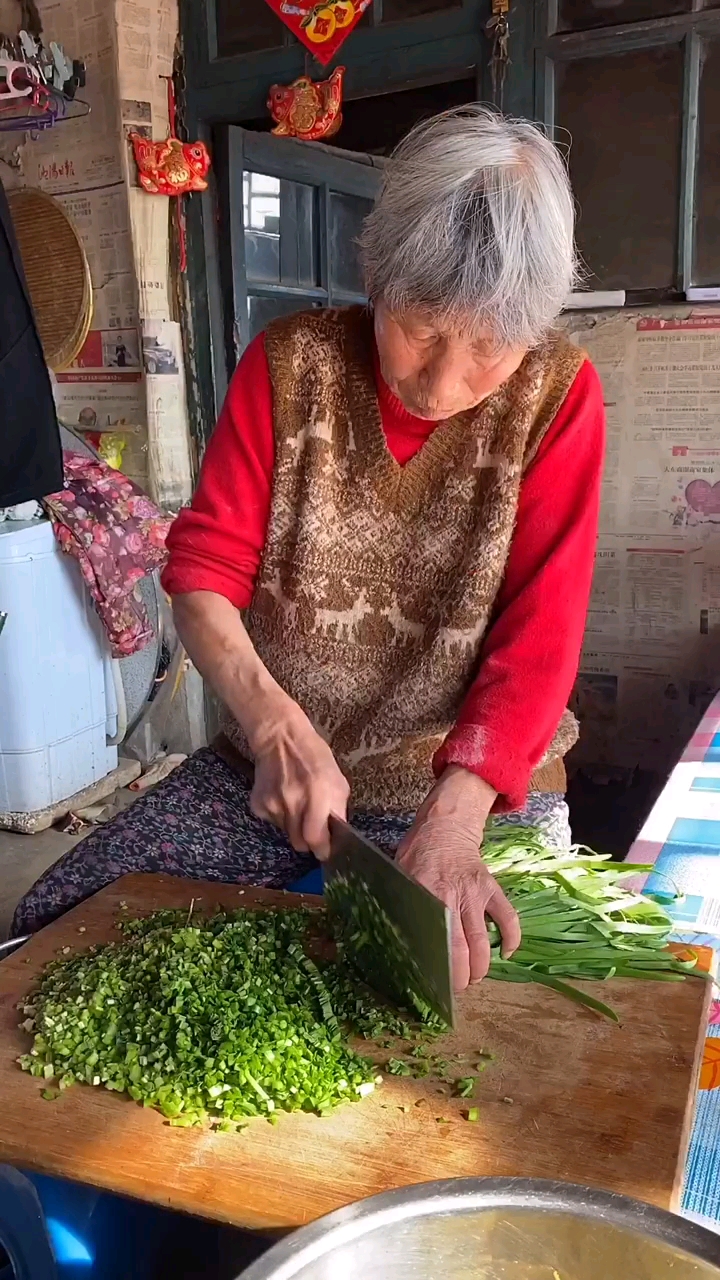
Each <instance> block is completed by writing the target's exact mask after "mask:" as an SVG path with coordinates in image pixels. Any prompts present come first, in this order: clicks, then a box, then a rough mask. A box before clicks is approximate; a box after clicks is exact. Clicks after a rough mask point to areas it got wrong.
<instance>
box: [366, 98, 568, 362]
mask: <svg viewBox="0 0 720 1280" xmlns="http://www.w3.org/2000/svg"><path fill="white" fill-rule="evenodd" d="M574 226H575V208H574V201H573V195H572V191H571V188H570V181H569V178H568V174H567V170H566V168H565V164H564V162H563V159H562V157H561V155H560V153H559V152H558V151H557V150H556V148H555V147H554V146H553V144H552V142H550V140H549V139H548V138H547V137H546V136H545V134H544V133H542V132H541V130H540V129H539V128H537V127H536V126H535V125H534V124H531V123H530V121H529V120H513V119H510V118H508V117H505V116H501V115H498V114H497V113H496V112H494V111H492V110H490V109H488V108H487V107H483V106H480V105H479V104H476V103H471V104H469V105H467V106H463V107H457V108H454V109H453V110H451V111H445V112H443V114H442V115H438V116H434V117H433V119H431V120H427V121H424V122H423V123H422V124H419V125H416V126H415V128H414V129H413V130H412V131H411V132H410V133H409V134H408V136H407V137H406V138H404V139H403V141H402V142H401V143H400V145H399V146H398V147H397V149H396V150H395V152H394V153H393V156H392V158H391V160H390V161H389V163H388V165H387V168H386V170H385V176H384V181H383V186H382V189H381V191H380V195H379V197H378V200H377V203H376V205H375V208H374V209H373V211H372V213H371V214H370V215H369V217H368V218H367V219H366V221H365V224H364V227H363V231H362V234H361V237H360V253H361V259H362V263H363V267H364V271H365V282H366V286H367V290H368V293H369V295H370V297H371V298H372V299H373V300H375V301H377V300H378V299H382V300H383V301H384V302H385V304H386V305H387V306H388V308H389V309H390V310H391V311H393V312H396V313H400V314H401V313H402V312H404V311H408V310H409V309H411V308H421V309H423V310H425V311H427V312H429V313H430V314H432V315H436V316H439V317H441V318H442V320H443V321H444V322H450V323H453V324H457V325H458V326H460V327H463V328H465V329H467V328H470V329H471V330H480V329H485V328H487V329H489V330H490V332H491V333H492V335H493V337H494V338H495V340H496V341H497V342H499V343H500V344H502V345H508V346H511V347H516V348H518V347H532V346H535V345H536V344H537V343H538V342H539V341H540V340H541V339H542V338H543V337H544V336H545V335H546V334H547V332H548V330H549V329H550V328H551V327H552V325H553V323H554V321H555V320H556V319H557V317H558V315H559V314H560V311H561V309H562V306H563V303H564V301H565V299H566V297H567V295H568V294H569V293H571V292H572V289H573V285H574V283H575V281H576V278H577V259H576V255H575V246H574Z"/></svg>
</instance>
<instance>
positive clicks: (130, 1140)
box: [0, 875, 710, 1228]
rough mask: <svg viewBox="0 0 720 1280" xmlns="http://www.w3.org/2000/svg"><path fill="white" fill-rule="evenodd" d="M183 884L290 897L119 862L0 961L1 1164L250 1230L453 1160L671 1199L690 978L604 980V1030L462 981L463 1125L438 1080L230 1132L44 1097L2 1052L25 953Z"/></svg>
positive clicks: (689, 1052) (106, 931)
mask: <svg viewBox="0 0 720 1280" xmlns="http://www.w3.org/2000/svg"><path fill="white" fill-rule="evenodd" d="M193 896H194V897H195V898H196V900H197V899H200V900H201V905H202V909H203V911H208V910H210V909H211V908H212V907H214V906H215V905H219V904H221V905H223V906H226V907H235V906H242V905H243V904H250V903H254V902H263V903H267V902H270V903H275V902H279V901H282V902H287V903H288V904H291V903H295V902H298V901H300V899H299V898H297V897H296V896H295V895H289V894H278V893H273V892H271V891H263V890H246V891H245V892H244V893H243V892H241V891H240V890H239V889H238V888H237V886H231V885H212V884H206V883H199V882H198V881H184V880H178V879H174V878H172V877H170V876H162V875H156V876H142V875H133V876H126V877H125V878H124V879H122V880H119V881H118V882H117V883H116V884H114V885H111V886H109V887H108V888H106V889H104V890H103V891H102V892H101V893H99V894H98V895H97V896H96V897H95V898H93V899H91V900H90V901H89V902H87V903H85V904H84V905H83V906H81V907H78V908H76V909H75V910H74V911H71V912H70V913H69V914H68V915H66V916H64V917H63V918H62V919H61V920H59V921H57V922H56V923H55V924H54V925H51V926H50V927H49V928H47V929H44V930H43V931H42V932H41V933H39V934H37V935H36V936H35V937H34V938H33V939H32V940H31V941H30V942H29V943H28V944H27V945H26V946H24V947H23V948H21V950H19V951H18V952H16V953H15V954H14V955H13V956H11V957H10V958H8V959H7V960H4V961H3V962H2V963H1V964H0V1101H1V1103H2V1105H1V1107H0V1161H7V1162H10V1163H12V1164H16V1165H19V1166H21V1167H23V1166H24V1167H25V1168H28V1169H34V1170H36V1171H41V1172H43V1173H49V1174H56V1175H59V1176H61V1177H66V1178H71V1179H76V1180H78V1181H81V1182H87V1183H92V1184H95V1185H97V1186H101V1187H105V1188H108V1189H110V1190H112V1191H117V1192H123V1193H125V1194H127V1195H130V1196H136V1197H140V1198H142V1199H145V1200H151V1201H154V1202H155V1203H157V1204H161V1205H167V1206H170V1207H172V1208H174V1209H182V1210H185V1211H187V1212H190V1213H194V1214H198V1215H201V1216H204V1217H208V1218H216V1219H219V1220H221V1221H224V1222H232V1223H235V1224H238V1225H240V1226H245V1227H252V1228H262V1227H268V1228H288V1227H295V1226H298V1225H300V1224H302V1223H305V1222H308V1221H310V1220H312V1219H313V1218H316V1217H319V1216H320V1215H321V1214H323V1213H327V1212H329V1211H330V1210H331V1209H335V1208H338V1207H339V1206H340V1205H343V1204H347V1203H349V1202H351V1201H354V1200H359V1199H361V1198H362V1197H364V1196H369V1195H372V1194H374V1193H375V1192H379V1191H385V1190H387V1189H389V1188H391V1187H396V1186H400V1185H407V1184H410V1183H414V1182H423V1181H427V1180H432V1179H435V1178H447V1177H456V1176H466V1175H476V1176H478V1175H495V1176H497V1175H503V1174H504V1175H521V1174H522V1175H525V1176H529V1177H537V1178H560V1179H564V1180H567V1181H572V1182H581V1183H589V1184H590V1185H592V1186H597V1187H604V1188H608V1189H610V1190H613V1191H620V1192H625V1193H626V1194H627V1195H631V1196H636V1197H637V1198H639V1199H641V1200H647V1201H650V1202H652V1203H654V1204H657V1205H660V1206H662V1207H664V1208H668V1207H672V1206H674V1205H675V1204H676V1203H677V1197H678V1194H679V1189H680V1179H681V1175H682V1166H683V1162H684V1158H685V1154H686V1150H687V1142H688V1135H689V1126H690V1121H691V1116H692V1105H693V1096H694V1089H695V1082H696V1078H697V1072H698V1069H699V1050H700V1047H701V1045H702V1042H703V1038H704V1033H705V1018H706V1013H707V1004H708V1000H709V996H710V992H709V984H706V983H703V982H701V981H700V980H698V979H691V980H688V981H686V982H683V983H666V984H661V983H654V982H638V981H635V982H617V981H612V982H610V983H608V984H606V985H605V986H603V988H602V995H603V997H604V998H605V999H607V1000H610V1001H611V1003H612V1004H613V1006H614V1007H615V1008H616V1009H617V1011H618V1013H619V1014H620V1015H621V1017H622V1024H623V1025H622V1026H621V1027H617V1026H615V1025H613V1024H611V1023H609V1022H606V1021H605V1020H603V1019H600V1018H598V1017H597V1016H596V1015H594V1014H591V1013H589V1012H586V1011H585V1010H583V1009H580V1008H578V1007H576V1006H575V1005H572V1004H570V1003H569V1002H567V1001H565V1000H564V999H562V998H561V997H560V996H557V995H555V993H553V992H550V991H546V990H542V989H541V988H537V987H532V986H530V985H517V984H511V983H502V982H484V983H482V984H481V985H480V986H477V987H474V988H472V989H471V990H470V991H469V992H468V993H467V994H466V995H465V996H464V997H463V998H462V999H461V1001H460V1017H459V1025H458V1029H457V1032H456V1034H455V1036H454V1037H453V1039H452V1040H450V1039H449V1040H448V1041H447V1042H440V1045H444V1044H447V1047H448V1051H460V1050H463V1049H467V1050H473V1049H480V1048H483V1049H489V1050H492V1052H493V1053H494V1054H496V1061H495V1062H494V1063H493V1064H492V1065H491V1066H490V1067H489V1068H488V1069H487V1070H486V1071H485V1072H484V1074H483V1075H482V1076H481V1077H480V1083H479V1088H478V1089H477V1100H474V1101H473V1105H477V1106H479V1107H480V1120H479V1122H478V1123H471V1122H468V1121H467V1120H465V1119H463V1118H462V1111H463V1109H464V1108H467V1106H468V1103H467V1102H463V1101H461V1100H459V1099H453V1098H448V1097H447V1096H446V1095H442V1094H440V1093H439V1092H438V1085H437V1082H434V1083H433V1082H429V1081H408V1080H406V1079H392V1080H388V1081H387V1083H385V1084H383V1085H382V1087H381V1088H379V1089H378V1090H377V1091H376V1093H375V1095H374V1096H373V1097H371V1098H368V1099H365V1100H363V1101H362V1102H358V1103H354V1104H349V1105H345V1106H343V1107H340V1108H339V1110H337V1111H335V1112H333V1113H332V1114H331V1115H330V1116H328V1117H326V1118H322V1119H320V1118H318V1117H316V1116H310V1115H304V1114H297V1115H293V1116H288V1115H283V1116H281V1118H280V1123H279V1124H278V1125H277V1126H275V1127H273V1126H271V1125H269V1124H267V1123H266V1122H265V1121H263V1120H257V1121H253V1122H252V1123H251V1125H250V1127H249V1128H248V1129H247V1130H245V1132H244V1133H242V1134H228V1133H211V1132H208V1131H205V1130H199V1129H173V1128H170V1127H169V1126H168V1125H166V1124H164V1123H163V1120H162V1117H161V1116H160V1115H158V1114H157V1113H156V1112H154V1111H150V1110H143V1109H142V1108H141V1107H139V1106H137V1105H135V1104H134V1103H133V1102H131V1101H130V1100H128V1099H127V1098H121V1097H119V1096H117V1095H116V1094H111V1093H108V1092H107V1091H106V1090H104V1089H99V1088H98V1089H93V1088H89V1087H86V1086H79V1085H78V1086H74V1087H73V1088H71V1089H69V1090H67V1091H66V1092H65V1093H63V1094H62V1095H61V1096H60V1098H58V1100H57V1101H55V1102H46V1101H44V1100H43V1099H42V1098H41V1096H40V1095H41V1090H42V1087H43V1085H42V1084H41V1082H40V1081H38V1080H36V1079H34V1078H33V1077H31V1076H29V1075H27V1074H26V1073H25V1072H22V1071H21V1070H20V1069H19V1067H18V1066H17V1065H16V1062H15V1059H16V1058H17V1056H18V1054H19V1053H22V1052H26V1051H27V1049H28V1048H29V1045H30V1039H29V1037H28V1036H27V1035H25V1034H24V1033H23V1032H21V1031H19V1030H18V1029H17V1023H18V1022H19V1021H20V1020H21V1017H22V1015H21V1014H19V1013H18V1012H17V1010H16V1007H15V1006H16V1005H17V1003H18V1001H20V1000H21V999H22V998H23V997H24V996H25V994H26V993H27V992H28V990H29V989H30V988H31V987H32V985H33V979H34V978H35V976H36V974H37V973H38V972H39V970H40V968H41V967H42V965H43V964H45V963H46V962H47V961H48V960H50V959H52V958H54V956H55V954H56V953H57V951H58V949H59V948H61V947H63V946H71V947H72V948H73V949H76V948H80V947H85V946H88V945H90V944H91V943H95V942H100V941H104V940H107V939H109V938H111V937H113V936H117V934H116V933H115V931H114V924H115V921H116V919H117V918H118V914H119V904H120V902H121V901H125V902H126V903H127V907H128V910H127V913H125V914H127V916H130V917H132V916H137V915H144V914H147V913H148V912H149V911H151V910H155V909H157V908H159V907H168V906H176V907H179V906H189V903H190V899H191V898H192V897H193ZM311 901H312V900H311ZM79 926H84V927H85V929H86V932H84V933H82V934H79V933H78V928H79ZM596 985H597V984H594V986H595V987H596ZM420 1098H423V1099H425V1101H424V1102H423V1103H422V1104H421V1105H420V1106H415V1105H414V1104H415V1103H416V1102H417V1101H418V1099H420ZM507 1099H512V1102H509V1101H507ZM408 1104H410V1105H409V1109H408V1110H403V1109H402V1108H403V1107H405V1106H407V1105H408ZM439 1118H442V1119H439Z"/></svg>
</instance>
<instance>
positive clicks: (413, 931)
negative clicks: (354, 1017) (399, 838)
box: [324, 817, 455, 1026]
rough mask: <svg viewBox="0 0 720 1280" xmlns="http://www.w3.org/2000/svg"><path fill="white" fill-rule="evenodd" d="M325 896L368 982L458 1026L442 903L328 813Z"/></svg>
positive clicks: (446, 914)
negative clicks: (327, 858)
mask: <svg viewBox="0 0 720 1280" xmlns="http://www.w3.org/2000/svg"><path fill="white" fill-rule="evenodd" d="M324 876H325V896H326V899H327V902H328V906H329V908H330V911H331V912H333V913H335V914H336V915H338V916H339V917H340V920H341V925H342V927H343V938H344V941H345V945H346V948H347V949H348V952H349V954H350V957H351V958H352V959H353V960H354V962H355V964H356V965H357V967H358V968H359V970H360V972H361V973H362V975H363V977H364V978H365V980H366V981H367V983H368V985H369V986H371V987H374V988H375V989H376V990H378V991H380V992H382V994H383V995H386V996H389V997H390V999H392V1000H393V1001H395V1002H396V1003H401V1004H403V1005H405V1006H406V1007H407V1008H410V1009H412V1008H419V1009H421V1008H422V1005H423V1004H424V1005H427V1006H428V1007H429V1008H430V1009H431V1010H432V1012H433V1013H436V1014H438V1015H439V1016H440V1017H441V1018H442V1019H443V1021H444V1022H446V1023H447V1024H448V1025H449V1026H453V1025H454V1012H455V1011H454V1000H453V985H452V964H451V959H450V927H451V916H450V911H449V909H448V908H447V907H446V906H445V904H444V903H442V902H441V901H440V899H439V898H436V897H435V895H434V894H432V893H430V892H429V891H428V890H427V889H425V888H423V886H422V885H420V884H418V883H417V881H416V880H413V879H412V877H411V876H409V875H407V873H406V872H405V871H403V870H402V868H401V867H399V866H397V864H396V863H395V862H393V860H392V858H389V857H388V856H387V854H385V853H383V852H382V850H380V849H378V848H377V847H376V846H375V845H374V844H371V842H370V841H369V840H366V839H365V838H364V836H361V835H360V833H359V832H358V831H355V830H354V828H353V827H351V826H349V825H348V823H347V822H341V821H340V819H339V818H333V817H331V818H330V859H329V861H328V862H326V863H324Z"/></svg>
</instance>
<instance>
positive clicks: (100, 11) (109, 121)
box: [17, 0, 148, 487]
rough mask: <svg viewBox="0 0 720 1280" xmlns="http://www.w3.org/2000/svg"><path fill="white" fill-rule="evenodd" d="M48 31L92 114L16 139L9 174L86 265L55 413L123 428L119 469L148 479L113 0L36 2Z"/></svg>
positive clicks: (85, 422) (81, 423) (75, 423)
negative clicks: (71, 230)
mask: <svg viewBox="0 0 720 1280" xmlns="http://www.w3.org/2000/svg"><path fill="white" fill-rule="evenodd" d="M39 9H40V13H41V17H42V21H43V29H44V35H45V39H46V40H57V41H58V42H59V43H60V44H61V45H63V47H64V48H65V50H66V52H67V53H68V55H69V56H71V57H75V58H81V59H82V60H83V61H84V62H85V64H86V67H87V83H86V85H85V87H84V88H83V89H81V90H80V92H79V95H78V96H79V97H81V98H82V99H84V100H85V101H86V102H88V103H89V105H90V114H89V115H87V116H85V117H84V118H82V119H79V120H70V121H63V122H62V123H60V124H58V125H56V126H55V127H54V128H53V129H49V130H47V131H46V132H45V133H43V134H41V135H40V136H39V137H37V138H36V139H34V140H30V139H27V138H26V139H25V140H24V143H23V145H22V146H21V148H20V156H19V162H20V163H19V170H18V173H17V177H18V179H19V181H21V182H22V183H23V184H25V185H28V186H33V187H41V188H42V189H43V190H44V191H47V192H48V194H49V195H52V196H54V197H55V198H56V199H57V200H58V201H59V202H60V203H61V204H62V205H63V207H64V208H65V209H66V211H67V213H68V214H69V216H70V217H71V218H72V220H73V222H74V224H75V227H76V228H77V230H78V232H79V234H80V236H81V238H82V241H83V244H84V246H85V251H86V253H87V256H88V262H89V264H90V273H91V276H92V282H93V319H92V328H91V331H90V334H89V336H88V339H87V342H86V343H85V346H84V347H83V350H82V351H81V352H80V355H79V356H78V358H77V360H76V361H75V362H74V364H73V365H72V366H71V368H69V369H68V370H65V371H63V372H61V373H58V374H57V376H56V379H55V398H56V401H57V405H58V412H59V414H60V416H61V418H62V419H63V420H64V421H67V422H68V423H69V424H70V425H73V426H81V427H86V428H93V427H95V428H96V429H101V428H108V427H112V426H120V427H126V428H127V427H130V428H133V430H131V431H128V432H127V434H125V436H124V438H125V439H126V441H127V447H126V449H125V453H124V456H123V469H124V470H125V471H126V472H127V473H128V475H130V476H132V478H133V479H134V480H136V481H137V482H138V483H139V484H141V485H143V486H145V487H146V486H147V483H148V474H147V450H146V416H147V415H146V407H145V391H144V387H143V378H142V366H141V362H140V346H139V338H138V294H137V283H136V279H135V270H134V264H133V253H132V236H131V227H130V215H129V210H128V200H127V186H126V182H125V177H124V173H123V156H122V147H123V142H122V134H121V129H120V106H119V100H118V89H117V51H116V33H115V3H114V0H49V2H47V0H46V2H45V3H40V5H39Z"/></svg>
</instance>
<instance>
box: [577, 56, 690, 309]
mask: <svg viewBox="0 0 720 1280" xmlns="http://www.w3.org/2000/svg"><path fill="white" fill-rule="evenodd" d="M556 73H557V123H558V126H559V127H560V128H561V129H562V130H567V132H568V133H569V135H570V138H571V139H572V144H571V147H570V176H571V178H572V182H573V187H574V190H575V195H576V197H577V201H578V204H579V216H578V244H579V247H580V251H581V253H582V256H583V259H584V262H585V264H586V266H587V267H588V268H589V270H590V272H591V279H590V280H589V281H588V284H589V287H590V288H594V289H661V288H671V287H672V286H673V284H674V282H675V278H676V257H677V229H678V227H677V224H678V203H679V186H680V111H681V101H682V53H681V49H680V47H679V46H678V45H671V46H669V47H667V48H664V49H643V50H638V51H637V52H634V53H627V54H622V55H621V56H619V57H607V58H583V59H582V60H579V61H577V62H571V63H566V64H562V63H558V64H556ZM562 136H563V135H562V134H560V137H561V138H562Z"/></svg>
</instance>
